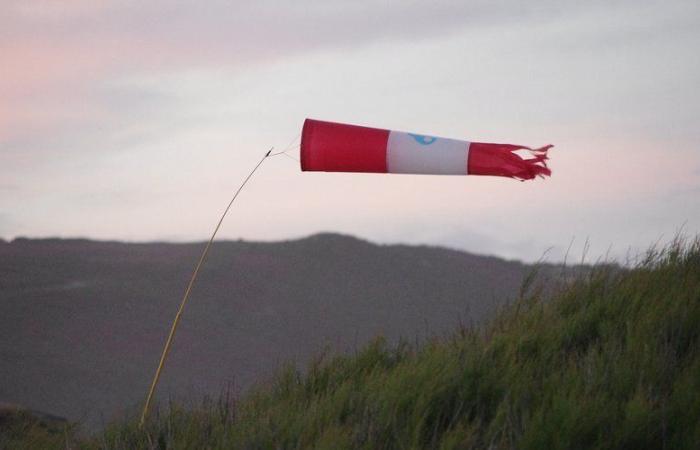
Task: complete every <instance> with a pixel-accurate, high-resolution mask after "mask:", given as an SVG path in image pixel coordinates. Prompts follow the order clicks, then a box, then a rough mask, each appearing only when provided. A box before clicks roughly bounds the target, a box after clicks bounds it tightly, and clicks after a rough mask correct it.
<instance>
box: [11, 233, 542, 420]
mask: <svg viewBox="0 0 700 450" xmlns="http://www.w3.org/2000/svg"><path fill="white" fill-rule="evenodd" d="M201 249H202V244H201V243H196V244H165V243H150V244H127V243H120V242H95V241H89V240H82V239H70V240H62V239H39V240H34V239H17V240H15V241H13V242H11V243H7V244H3V245H0V401H6V402H10V403H15V404H20V405H23V406H25V407H27V408H31V409H36V410H41V411H50V412H52V413H54V414H57V415H60V416H63V417H66V418H68V419H70V420H73V421H82V422H87V424H88V425H89V427H90V428H95V427H96V426H99V425H100V424H101V423H103V422H104V421H106V420H109V419H110V418H111V417H113V414H115V413H117V412H119V411H123V410H124V409H125V408H130V407H132V406H134V405H136V404H137V403H138V402H140V401H141V400H142V399H143V396H144V395H145V392H146V389H147V387H148V383H149V380H150V377H151V376H152V373H153V370H154V368H155V364H156V362H157V357H158V355H159V352H160V349H161V346H162V344H163V340H164V339H165V336H166V333H167V330H168V327H169V325H170V321H171V320H172V317H173V315H174V313H175V310H176V308H177V305H178V303H179V301H180V297H181V295H182V292H183V290H184V287H185V285H186V283H187V280H188V278H189V275H190V271H191V270H192V267H193V265H194V263H195V262H196V259H197V257H198V256H199V252H201ZM528 270H529V267H528V266H524V265H522V264H520V263H517V262H509V261H504V260H501V259H498V258H491V257H484V256H476V255H471V254H467V253H464V252H458V251H453V250H448V249H444V248H431V247H415V246H403V245H392V246H381V245H375V244H372V243H369V242H365V241H362V240H359V239H355V238H352V237H348V236H341V235H334V234H321V235H316V236H311V237H309V238H306V239H300V240H294V241H286V242H271V243H255V242H242V241H239V242H218V243H216V244H215V245H214V248H213V249H212V252H211V255H210V259H209V261H208V262H207V265H206V266H205V268H204V271H203V272H202V273H201V276H200V279H199V281H198V283H197V285H196V286H195V289H194V291H193V295H192V298H191V303H190V305H189V306H188V308H187V310H186V312H185V315H184V320H183V322H182V326H181V328H180V330H179V332H178V335H177V337H176V340H175V344H174V348H173V352H172V354H171V358H170V360H169V362H168V366H167V368H166V371H165V373H164V377H163V379H162V384H161V386H162V387H161V390H160V392H161V393H163V394H164V398H165V397H167V396H168V395H170V394H176V395H178V396H182V395H189V394H192V395H194V396H195V397H199V396H200V395H201V394H202V393H210V394H216V393H218V392H220V390H221V389H222V388H223V387H224V386H225V385H226V384H227V383H229V382H234V383H235V385H236V387H237V388H240V389H244V388H246V387H248V386H250V385H251V383H252V382H254V381H259V380H261V379H265V378H267V377H269V376H271V374H272V373H273V372H274V371H275V370H276V369H277V368H279V367H280V365H281V364H282V363H284V362H286V361H290V360H294V361H297V362H299V363H300V364H301V365H302V366H303V365H305V364H306V363H307V361H308V360H309V358H310V357H311V356H312V355H314V354H316V353H318V352H319V351H321V350H322V349H323V348H324V347H325V346H326V345H329V346H330V347H331V348H332V349H334V350H337V351H344V350H352V349H354V348H356V347H359V346H362V345H364V344H365V343H366V342H367V341H368V340H369V339H370V338H372V337H374V336H376V335H384V336H386V337H387V338H388V339H389V340H390V341H395V340H396V339H397V338H398V337H399V336H403V337H405V338H406V339H409V340H412V341H413V340H415V339H416V338H417V337H421V338H422V337H425V336H426V334H440V333H445V332H447V331H448V330H451V329H454V327H455V326H457V325H458V324H459V323H460V322H464V323H469V322H471V321H480V320H481V319H483V318H485V317H487V316H489V315H490V314H491V313H492V312H493V311H494V309H495V308H496V306H497V305H498V304H499V303H500V302H502V301H503V300H505V299H508V298H512V297H513V296H515V294H516V292H517V289H518V286H519V285H520V282H521V279H522V276H523V274H524V273H525V272H526V271H528Z"/></svg>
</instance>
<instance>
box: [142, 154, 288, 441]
mask: <svg viewBox="0 0 700 450" xmlns="http://www.w3.org/2000/svg"><path fill="white" fill-rule="evenodd" d="M270 153H272V149H270V150H268V152H267V153H265V156H263V157H262V159H261V160H260V161H258V163H257V164H256V165H255V167H254V168H253V170H251V171H250V173H249V174H248V176H247V177H245V179H244V180H243V183H241V185H240V186H239V187H238V189H237V190H236V192H235V194H233V198H231V201H230V202H229V203H228V206H227V207H226V209H225V210H224V213H223V214H222V215H221V218H220V219H219V223H217V224H216V228H214V232H213V233H212V235H211V237H210V238H209V242H207V245H206V246H205V247H204V251H203V252H202V255H201V256H200V257H199V262H197V265H196V266H195V268H194V272H192V277H191V278H190V282H189V283H188V285H187V289H186V290H185V294H184V296H183V297H182V301H181V302H180V307H179V308H178V310H177V314H176V315H175V319H174V320H173V324H172V326H171V327H170V333H169V334H168V339H167V340H166V341H165V346H164V347H163V352H162V353H161V355H160V362H159V363H158V368H157V369H156V373H155V375H154V376H153V381H152V382H151V388H150V389H149V391H148V396H147V397H146V403H145V404H144V406H143V412H142V413H141V420H140V422H139V427H140V428H142V427H143V425H144V423H145V422H146V417H147V416H148V410H149V409H150V406H151V401H152V400H153V394H154V393H155V391H156V386H157V385H158V380H160V374H161V372H162V370H163V366H164V365H165V360H166V359H167V357H168V353H169V352H170V346H171V345H172V342H173V336H175V330H177V326H178V325H179V324H180V317H181V316H182V312H183V311H184V309H185V305H186V304H187V300H188V299H189V297H190V292H191V291H192V286H194V282H195V280H196V279H197V275H198V274H199V269H201V267H202V265H203V264H204V261H205V260H206V259H207V255H208V254H209V248H210V247H211V244H212V243H213V242H214V238H215V237H216V233H218V232H219V228H221V224H222V223H223V222H224V218H225V217H226V214H228V212H229V210H230V209H231V206H232V205H233V202H234V201H236V198H237V197H238V194H240V193H241V191H242V190H243V188H244V187H245V185H246V184H247V183H248V181H249V180H250V179H251V177H252V176H253V174H254V173H255V172H256V171H257V170H258V168H259V167H260V166H261V165H262V163H263V161H265V159H267V158H268V157H269V156H274V155H270ZM276 154H279V153H276Z"/></svg>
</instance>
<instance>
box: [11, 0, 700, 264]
mask: <svg viewBox="0 0 700 450" xmlns="http://www.w3.org/2000/svg"><path fill="white" fill-rule="evenodd" d="M699 23H700V2H698V1H697V0H690V1H668V0H666V1H612V2H611V1H593V2H578V1H536V2H520V1H515V0H511V1H486V0H483V1H482V0H468V1H455V2H443V1H436V2H433V1H430V2H428V1H422V2H417V1H357V0H356V1H335V0H330V1H329V0H324V1H304V2H283V1H164V0H155V1H148V2H143V1H114V2H112V1H88V0H79V1H14V0H5V1H3V2H2V6H1V7H0V57H1V60H0V61H1V62H0V237H3V238H5V239H12V238H14V237H17V236H30V237H47V236H61V237H90V238H97V239H120V240H129V241H148V240H168V241H191V240H205V239H207V238H208V236H209V234H210V233H211V230H212V228H213V226H214V225H215V223H216V220H217V219H218V216H219V214H220V213H221V211H222V209H223V208H224V207H225V206H226V203H227V202H228V200H229V198H230V196H231V194H232V192H233V191H234V190H235V189H236V187H237V186H238V184H239V183H240V182H241V181H242V179H243V177H245V175H246V174H247V172H248V171H249V170H250V169H251V168H252V167H253V166H254V165H255V164H256V163H257V161H258V160H259V159H260V157H261V156H262V155H263V154H264V153H265V152H266V151H267V149H269V148H270V147H272V146H275V148H277V149H283V148H285V147H286V146H287V145H288V144H289V143H290V142H292V143H294V142H295V141H296V143H298V136H299V133H300V130H301V126H302V123H303V121H304V119H305V118H306V117H312V118H317V119H323V120H331V121H337V122H347V123H354V124H360V125H367V126H374V127H379V128H389V129H396V130H405V131H412V132H417V133H422V134H430V135H437V136H445V137H452V138H457V139H465V140H473V141H482V142H509V143H519V144H527V145H533V146H539V145H544V144H549V143H552V144H555V148H554V149H553V150H552V152H551V158H552V160H551V164H550V167H551V168H552V170H553V176H552V177H551V178H550V179H547V180H536V181H533V182H527V183H521V182H517V181H514V180H509V179H505V178H490V177H458V176H442V177H440V176H421V175H373V174H326V173H302V172H301V171H300V169H299V165H298V163H297V162H296V161H294V160H293V159H292V158H286V157H282V156H279V157H275V158H272V159H269V160H267V161H266V162H265V164H264V166H263V167H262V169H261V171H260V172H259V173H258V174H257V175H256V178H255V179H253V181H252V182H251V184H250V185H248V187H247V188H246V191H244V192H243V194H242V195H241V197H240V198H239V203H238V204H237V205H236V206H235V208H234V210H233V211H232V214H231V216H230V217H229V218H228V219H227V221H226V222H225V224H224V228H223V229H222V231H221V233H220V238H229V239H237V238H244V239H255V240H278V239H288V238H295V237H301V236H304V235H308V234H311V233H315V232H319V231H336V232H342V233H348V234H353V235H356V236H359V237H362V238H367V239H370V240H372V241H375V242H380V243H394V242H404V243H416V244H429V245H444V246H449V247H454V248H460V249H465V250H469V251H473V252H478V253H486V254H495V255H499V256H504V257H508V258H519V259H525V260H528V261H532V260H536V259H538V258H540V257H541V256H542V255H543V254H544V253H545V252H547V259H548V260H553V261H556V260H560V259H561V258H562V257H563V254H564V253H565V252H566V250H567V248H568V247H569V244H570V243H571V242H572V239H573V245H572V247H571V253H572V255H574V256H576V257H580V256H581V253H582V247H583V245H584V242H585V241H586V240H587V239H588V241H589V243H590V250H589V252H588V255H589V258H596V257H598V256H601V255H604V254H606V252H609V253H610V255H611V256H614V257H618V258H624V257H625V255H627V254H628V253H635V252H637V251H640V250H643V249H645V248H646V247H648V246H649V245H651V244H652V243H653V242H655V241H657V240H659V239H661V240H664V239H669V238H671V237H672V236H673V235H674V234H675V233H676V232H677V231H678V230H679V229H681V228H683V230H684V231H685V232H686V234H690V235H694V234H696V233H697V232H698V231H700V126H699V123H698V122H699V121H698V118H699V117H700V93H699V89H698V88H700V26H698V24H699ZM290 154H291V155H292V156H293V157H298V151H297V153H296V154H295V153H294V152H293V151H292V152H290ZM548 249H550V250H548Z"/></svg>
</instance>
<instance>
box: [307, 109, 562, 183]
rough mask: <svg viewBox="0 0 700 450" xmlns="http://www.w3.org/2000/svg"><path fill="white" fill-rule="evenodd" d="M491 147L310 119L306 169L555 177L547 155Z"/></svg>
mask: <svg viewBox="0 0 700 450" xmlns="http://www.w3.org/2000/svg"><path fill="white" fill-rule="evenodd" d="M551 147H552V146H551V145H547V146H545V147H541V148H536V149H533V148H530V147H526V146H523V145H511V144H486V143H481V142H468V141H459V140H455V139H447V138H440V137H433V136H425V135H421V134H414V133H404V132H402V131H390V130H382V129H378V128H368V127H360V126H356V125H346V124H341V123H333V122H323V121H320V120H313V119H306V121H305V122H304V129H303V130H302V133H301V170H303V171H321V172H374V173H413V174H434V175H495V176H500V177H510V178H515V179H518V180H531V179H533V178H535V177H537V176H540V177H545V176H549V175H550V174H551V171H550V170H549V169H548V168H547V162H546V161H547V150H549V149H550V148H551Z"/></svg>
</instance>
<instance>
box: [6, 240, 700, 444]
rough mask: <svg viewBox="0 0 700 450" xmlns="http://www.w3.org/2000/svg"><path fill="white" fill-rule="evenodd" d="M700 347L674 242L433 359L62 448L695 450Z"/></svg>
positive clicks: (530, 292) (596, 272)
mask: <svg viewBox="0 0 700 450" xmlns="http://www.w3.org/2000/svg"><path fill="white" fill-rule="evenodd" d="M699 343H700V245H699V244H698V242H697V241H696V242H694V243H690V244H682V243H680V242H676V243H675V244H673V245H671V246H669V247H668V248H666V249H664V250H660V251H651V252H649V254H648V257H647V258H645V259H644V260H643V261H641V262H640V263H639V264H638V265H637V266H636V267H635V268H633V269H630V270H621V269H619V268H615V267H613V266H604V265H601V266H597V267H596V268H594V269H593V270H591V271H587V272H586V274H585V275H582V276H581V277H580V278H579V279H577V280H573V281H571V280H569V281H567V282H566V286H564V285H563V283H562V287H561V288H559V289H558V290H557V292H556V293H555V294H554V295H552V296H551V298H550V295H545V294H543V291H542V290H541V289H538V287H537V284H535V283H530V282H528V283H526V285H525V286H524V288H523V291H522V295H521V298H520V299H518V301H517V302H515V303H513V304H512V305H511V306H509V307H508V308H506V309H505V310H503V311H502V312H501V313H500V314H499V315H498V316H497V318H496V319H494V320H493V321H491V323H489V324H488V325H485V326H483V327H478V328H475V329H471V328H464V329H461V330H458V331H457V332H456V333H455V334H454V335H453V336H451V337H449V338H441V339H435V340H433V341H430V342H427V343H424V344H421V345H419V346H415V345H409V344H405V343H404V344H399V345H398V346H390V345H387V344H386V343H385V342H384V341H383V340H381V339H378V340H376V341H375V342H373V343H372V344H370V345H368V346H367V347H365V348H364V349H363V350H362V351H360V352H359V353H358V354H355V355H351V356H330V357H321V358H319V359H318V360H317V361H316V362H315V363H314V364H312V365H311V366H310V367H309V368H308V370H307V371H305V372H304V373H303V374H302V373H300V372H298V371H297V370H295V369H294V368H292V367H290V368H287V369H285V370H283V371H282V372H281V373H279V374H278V375H277V377H276V378H275V379H274V380H273V382H271V383H270V384H268V385H263V386H259V387H258V388H257V389H256V390H255V391H253V392H251V393H249V394H248V395H246V396H245V397H243V398H242V399H240V400H237V401H234V400H232V399H231V398H229V397H227V396H222V398H221V399H219V400H215V401H214V400H205V401H204V402H203V403H202V404H201V405H200V406H198V407H195V408H191V407H190V408H183V407H181V406H178V405H170V406H169V407H166V408H163V409H162V410H161V411H160V412H158V413H156V414H154V415H153V416H152V417H151V420H150V421H149V423H148V424H147V426H146V427H145V429H144V430H139V429H138V427H137V425H136V422H135V421H133V422H124V423H115V424H112V425H111V426H109V427H108V428H107V429H106V430H105V431H104V432H103V433H102V434H101V435H100V436H98V437H92V438H82V439H81V438H78V437H76V436H75V435H72V436H69V435H61V438H60V439H57V440H56V442H54V445H55V447H57V448H64V447H66V446H68V447H71V448H108V449H133V448H169V449H170V448H172V449H193V448H241V449H277V448H283V449H291V448H295V449H308V448H318V449H325V448H328V449H342V448H366V449H384V448H386V449H393V448H396V449H413V448H416V449H417V448H438V449H452V448H460V449H461V448H484V449H486V448H489V449H500V448H504V449H507V448H518V449H542V448H562V449H576V448H586V449H589V448H629V449H639V448H668V449H671V448H674V449H676V448H689V449H690V448H697V445H698V443H699V442H700V351H699V350H698V344H699ZM31 434H32V433H28V435H31ZM0 439H2V438H0ZM1 442H2V441H1V440H0V443H1ZM11 442H13V443H14V444H13V445H18V446H19V445H20V444H18V441H16V440H15V441H11ZM0 446H1V444H0Z"/></svg>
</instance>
